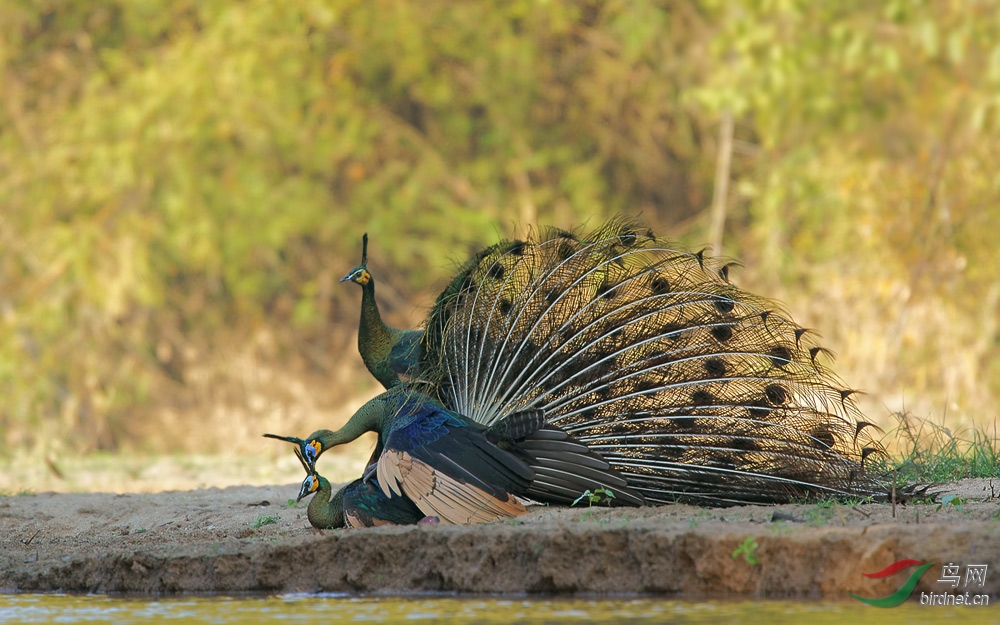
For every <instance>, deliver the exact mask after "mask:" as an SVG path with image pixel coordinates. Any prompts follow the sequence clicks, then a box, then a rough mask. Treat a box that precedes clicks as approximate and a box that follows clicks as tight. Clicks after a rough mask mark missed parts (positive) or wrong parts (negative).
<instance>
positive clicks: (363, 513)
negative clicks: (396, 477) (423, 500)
mask: <svg viewBox="0 0 1000 625" xmlns="http://www.w3.org/2000/svg"><path fill="white" fill-rule="evenodd" d="M295 454H296V455H297V456H298V457H299V460H300V461H301V462H302V465H303V466H304V467H305V468H306V477H305V479H304V480H303V481H302V487H301V488H300V489H299V496H298V499H296V500H295V501H296V502H299V501H301V500H302V499H303V498H304V497H307V496H309V495H313V498H312V500H311V501H310V502H309V507H308V509H307V510H306V516H307V518H308V519H309V523H310V525H312V526H313V527H315V528H317V529H337V528H341V527H374V526H378V525H412V524H414V523H419V522H420V521H421V520H422V519H423V518H424V515H423V513H421V512H420V509H419V508H417V507H416V506H415V505H414V504H413V502H412V501H410V500H409V498H407V497H393V498H389V497H386V496H385V494H384V493H383V492H382V490H381V489H380V488H378V487H377V486H376V485H374V484H372V483H370V482H366V481H363V480H361V479H360V478H359V479H356V480H354V481H352V482H350V483H348V484H346V485H345V486H343V487H342V488H341V489H340V490H338V491H337V492H336V494H334V495H333V497H331V496H330V494H331V493H332V492H333V487H332V486H331V485H330V482H329V481H327V479H326V478H325V477H323V476H321V475H320V474H319V473H317V472H316V470H315V469H313V470H310V469H309V467H308V465H307V464H306V462H305V459H304V458H303V457H302V455H301V452H300V451H299V450H298V449H296V450H295Z"/></svg>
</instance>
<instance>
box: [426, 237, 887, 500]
mask: <svg viewBox="0 0 1000 625" xmlns="http://www.w3.org/2000/svg"><path fill="white" fill-rule="evenodd" d="M422 341H423V350H422V351H423V356H422V358H423V361H422V366H421V371H420V375H421V377H422V378H423V379H425V380H428V381H430V382H432V383H433V384H434V385H436V387H437V389H438V395H439V397H440V398H441V401H442V403H443V404H444V405H446V406H447V407H448V408H450V409H452V410H454V411H456V412H458V413H461V414H463V415H466V416H468V417H469V418H471V419H472V420H474V421H476V422H479V423H482V424H484V425H492V424H494V423H495V422H496V421H497V420H498V419H500V418H502V417H504V416H505V415H510V414H512V413H516V412H519V411H524V410H531V409H541V410H543V411H544V413H545V415H546V417H547V421H548V423H549V424H550V425H552V426H555V427H557V428H559V429H560V430H562V431H564V432H566V433H568V434H569V435H571V436H572V437H573V439H574V440H575V441H577V442H579V443H582V444H584V445H586V446H587V447H588V448H589V449H590V450H592V451H594V452H597V453H598V454H599V455H600V456H601V457H603V458H604V459H605V460H606V461H607V462H608V463H609V464H610V465H611V467H612V468H613V469H614V470H616V471H617V472H618V473H620V475H622V476H623V477H624V478H625V479H626V480H627V481H628V484H629V485H630V486H631V487H633V488H634V489H635V490H636V491H638V492H639V493H641V494H642V495H643V496H644V497H645V499H646V501H647V502H651V503H654V502H660V503H666V502H671V501H678V500H682V501H693V502H697V503H711V504H733V503H747V502H779V501H788V500H790V499H795V498H800V497H803V496H808V495H824V494H826V495H854V496H865V495H870V494H874V493H881V492H884V487H883V485H882V484H881V483H880V482H879V481H878V480H877V479H876V478H874V477H872V476H869V475H867V474H866V472H865V470H864V464H863V461H864V457H865V456H866V455H867V454H868V453H870V452H871V451H872V450H874V449H877V446H876V445H875V444H874V443H872V442H871V440H870V439H869V438H868V437H867V436H866V433H865V432H864V429H865V426H866V425H868V424H867V423H866V422H865V421H864V420H863V417H862V415H861V413H860V411H859V410H858V409H857V407H856V405H855V403H854V401H853V399H852V397H851V394H852V391H851V390H849V389H846V388H845V387H844V385H843V384H842V383H841V382H840V381H839V380H838V379H837V377H836V376H835V375H834V374H833V373H832V372H830V371H829V370H828V369H827V368H825V367H824V366H823V365H822V364H821V363H819V362H818V360H817V356H818V355H819V354H820V353H821V352H823V351H824V350H823V349H822V348H821V347H819V346H817V345H816V344H815V343H814V342H813V341H812V337H811V335H810V334H809V333H808V331H807V330H806V329H804V328H802V327H800V326H798V325H796V324H795V323H793V322H792V321H791V320H790V318H789V317H788V315H787V314H786V313H785V312H784V311H782V310H781V309H780V308H779V307H778V306H777V305H775V304H774V303H773V302H771V301H769V300H766V299H764V298H760V297H757V296H754V295H752V294H750V293H748V292H746V291H744V290H742V289H740V288H738V287H737V286H735V285H733V284H731V283H730V282H729V281H728V266H727V265H722V264H721V263H719V262H718V261H716V260H715V259H712V258H709V257H706V256H705V255H704V254H702V253H691V252H687V251H683V250H679V249H676V248H675V247H673V246H671V245H670V244H669V242H668V241H666V240H664V239H662V238H659V237H656V236H654V235H653V233H652V232H650V231H649V230H648V229H646V228H643V227H640V226H639V225H638V224H636V223H634V222H631V221H627V220H616V221H613V222H610V223H608V224H606V225H604V226H603V227H601V228H599V229H597V230H596V231H595V232H593V233H590V234H585V235H576V234H573V233H569V232H566V231H562V230H554V229H553V230H546V231H543V232H542V233H540V234H539V235H538V236H536V237H531V238H529V239H527V240H524V241H504V242H501V243H498V244H497V245H494V246H492V247H490V248H487V249H486V250H484V251H483V252H481V253H480V254H478V255H476V256H475V257H474V258H472V259H471V260H470V261H469V262H468V263H466V264H465V265H464V266H463V267H462V268H461V269H460V270H459V272H458V274H457V276H456V277H455V279H454V280H453V281H452V282H451V283H450V284H449V285H448V287H447V288H446V289H445V290H444V291H443V292H442V294H441V296H440V297H439V298H438V299H437V301H436V303H435V305H434V307H433V309H432V311H431V314H430V315H429V317H428V320H427V323H426V328H425V333H424V336H423V339H422Z"/></svg>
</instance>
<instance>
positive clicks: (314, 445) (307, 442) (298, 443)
mask: <svg viewBox="0 0 1000 625" xmlns="http://www.w3.org/2000/svg"><path fill="white" fill-rule="evenodd" d="M331 433H332V432H330V430H317V431H315V432H313V433H312V434H310V435H309V437H308V438H298V437H295V436H280V435H278V434H265V435H264V437H265V438H275V439H278V440H279V441H285V442H287V443H291V444H293V445H295V455H296V456H298V458H299V461H300V462H302V466H303V467H304V468H305V470H306V473H313V472H315V469H316V460H318V459H319V456H320V454H322V453H323V452H324V451H326V447H327V446H326V445H324V444H323V440H324V439H325V438H326V437H328V436H329V435H330V434H331ZM304 484H305V483H304V482H303V485H304Z"/></svg>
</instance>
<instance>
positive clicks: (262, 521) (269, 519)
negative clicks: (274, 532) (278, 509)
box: [250, 515, 281, 529]
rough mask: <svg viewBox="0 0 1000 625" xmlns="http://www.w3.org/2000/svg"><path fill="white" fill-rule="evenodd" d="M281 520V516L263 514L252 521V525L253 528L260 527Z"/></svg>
mask: <svg viewBox="0 0 1000 625" xmlns="http://www.w3.org/2000/svg"><path fill="white" fill-rule="evenodd" d="M280 520H281V517H279V516H264V515H261V516H259V517H257V518H256V519H255V520H254V522H253V523H250V527H252V528H253V529H260V528H261V527H262V526H264V525H273V524H275V523H277V522H278V521H280Z"/></svg>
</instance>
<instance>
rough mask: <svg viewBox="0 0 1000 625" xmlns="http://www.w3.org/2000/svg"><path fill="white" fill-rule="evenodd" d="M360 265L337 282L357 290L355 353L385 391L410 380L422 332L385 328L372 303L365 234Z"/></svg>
mask: <svg viewBox="0 0 1000 625" xmlns="http://www.w3.org/2000/svg"><path fill="white" fill-rule="evenodd" d="M361 245H362V249H361V264H360V265H358V266H357V267H355V268H354V269H352V270H351V271H350V272H349V273H348V274H347V275H346V276H344V277H343V278H341V279H340V281H341V282H346V281H350V282H354V283H355V284H358V285H360V286H361V320H360V322H359V324H358V351H359V352H361V359H362V360H363V361H364V363H365V366H366V367H367V368H368V371H370V372H371V374H372V375H373V376H375V379H376V380H378V381H379V382H380V383H381V384H382V386H384V387H385V388H386V389H389V388H392V387H393V386H396V385H397V384H399V383H400V382H401V380H400V376H403V377H404V378H409V377H412V376H413V375H414V373H415V371H416V369H417V367H418V365H419V363H420V360H421V355H420V345H421V342H420V339H421V338H422V337H423V331H422V330H399V329H397V328H393V327H391V326H388V325H386V323H385V322H384V321H382V315H381V314H380V313H379V310H378V303H377V302H376V301H375V278H374V277H372V274H371V273H370V272H369V271H368V233H367V232H366V233H365V234H364V237H362V244H361Z"/></svg>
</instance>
